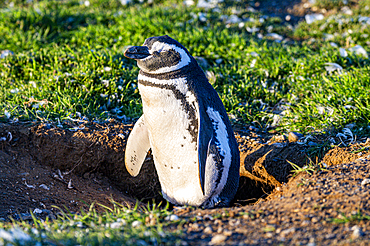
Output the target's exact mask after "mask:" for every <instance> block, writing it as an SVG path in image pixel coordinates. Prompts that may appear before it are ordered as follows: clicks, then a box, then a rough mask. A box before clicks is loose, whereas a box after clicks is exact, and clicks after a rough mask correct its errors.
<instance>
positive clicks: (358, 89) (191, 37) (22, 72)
mask: <svg viewBox="0 0 370 246" xmlns="http://www.w3.org/2000/svg"><path fill="white" fill-rule="evenodd" d="M10 2H11V1H2V2H1V3H0V51H2V50H10V51H11V52H12V53H13V55H9V56H6V57H4V58H1V59H0V122H15V121H35V122H45V121H47V122H52V123H55V124H58V125H59V122H60V123H61V124H62V125H63V122H65V121H68V120H69V119H70V118H80V117H81V118H87V119H89V120H96V121H104V120H106V119H108V118H117V119H127V118H128V119H129V120H130V118H137V117H139V116H140V115H141V113H142V108H141V100H140V95H139V93H138V89H137V74H138V71H139V70H138V68H137V66H136V64H135V63H134V62H133V61H131V60H128V59H126V58H124V57H123V55H122V54H123V51H124V50H125V48H126V47H127V46H128V45H140V44H142V43H143V42H144V40H145V39H146V38H148V37H151V36H158V35H164V34H168V35H170V36H172V37H173V38H175V39H177V40H178V41H179V42H181V43H182V44H183V45H184V46H185V47H187V48H188V49H189V51H190V52H191V53H192V55H193V56H200V57H203V58H205V59H206V60H207V61H208V63H209V64H210V66H209V67H207V68H204V69H205V70H207V71H209V72H211V73H212V74H213V75H214V76H213V78H212V80H211V82H212V85H213V86H214V87H215V89H216V90H217V92H218V93H219V95H220V97H221V99H222V101H223V103H224V104H225V107H226V110H227V111H228V113H229V115H230V117H231V119H232V121H233V123H238V124H241V125H248V124H253V125H255V126H257V127H259V128H262V129H269V127H272V128H275V129H276V130H277V131H278V132H280V133H284V132H287V131H291V130H294V131H299V132H301V133H308V132H312V131H321V132H322V131H331V132H335V131H339V130H338V129H341V128H342V127H343V126H345V125H346V124H349V123H355V127H354V128H353V129H352V132H353V133H354V134H356V135H358V136H361V135H368V134H370V128H369V125H370V124H369V123H370V97H369V95H370V79H369V78H370V76H369V74H370V73H369V72H370V71H369V70H370V61H369V59H368V58H366V57H365V56H362V55H358V54H355V53H354V52H351V51H350V50H349V48H351V47H354V46H355V45H361V46H362V47H364V48H365V50H366V51H367V52H369V51H370V50H369V48H368V47H370V43H369V41H368V40H369V35H370V33H369V32H370V31H369V30H370V29H369V28H368V25H366V24H364V21H366V20H364V19H363V18H361V16H362V17H364V16H369V14H370V10H369V9H370V8H369V6H370V1H368V0H366V1H360V3H359V4H360V7H359V8H355V9H354V10H353V13H354V14H353V15H352V16H347V15H344V14H341V13H340V12H338V14H336V15H333V16H328V17H326V18H325V19H324V20H321V21H317V22H314V23H312V24H310V25H308V24H307V23H305V22H302V23H300V24H298V25H297V26H296V27H294V28H292V27H291V26H290V25H288V24H287V23H284V22H283V21H282V20H281V19H280V18H276V17H274V18H271V17H264V16H263V15H262V14H261V13H256V12H249V11H248V10H247V8H246V6H247V3H248V1H225V2H224V3H223V4H221V5H220V6H221V8H220V9H219V11H214V10H212V9H209V10H205V9H199V8H197V7H196V6H190V7H184V6H183V4H182V2H183V1H174V0H173V1H164V3H161V2H162V1H155V2H154V3H153V4H148V3H138V1H133V2H132V3H131V4H129V5H127V6H123V5H122V4H121V3H120V1H118V0H117V1H116V0H109V1H103V0H90V1H89V3H90V5H88V6H86V5H85V4H84V1H79V0H64V1H46V0H39V1H36V0H34V1H23V0H17V1H12V2H13V4H14V6H13V7H9V3H10ZM332 3H334V5H333V6H332V7H333V8H338V9H339V8H340V7H341V6H342V5H341V4H342V3H339V1H329V2H328V1H318V4H323V6H324V7H326V8H328V7H330V6H329V5H328V4H332ZM337 3H338V4H339V5H340V6H339V5H338V4H337ZM351 4H352V2H351ZM320 7H321V6H320ZM232 14H236V15H237V16H238V17H239V18H241V19H244V20H243V22H244V24H240V22H241V19H240V20H239V21H237V22H236V23H229V22H227V20H225V18H224V17H225V16H230V15H232ZM360 15H361V16H360ZM200 17H205V20H204V18H200ZM261 18H263V19H261ZM247 20H248V21H247ZM243 25H244V26H243ZM247 27H248V28H247ZM253 28H254V30H256V32H255V33H251V32H250V30H251V29H253ZM256 28H258V29H256ZM268 33H277V34H279V35H281V36H282V37H283V39H282V40H278V41H274V40H273V38H271V37H268ZM340 47H342V48H345V49H347V53H348V55H347V56H346V57H342V56H341V55H340V52H339V48H340ZM328 63H336V64H338V65H340V66H341V67H342V68H343V69H341V70H334V71H328V69H327V68H326V67H327V66H328ZM332 129H336V130H332ZM319 147H320V148H321V149H322V148H324V147H325V148H326V145H325V146H324V145H323V146H319ZM312 151H316V152H317V151H320V150H319V149H318V148H316V149H314V150H312ZM317 155H318V154H317ZM315 170H316V169H315V167H314V166H312V165H308V166H307V168H303V169H296V171H295V172H296V173H298V172H308V173H312V172H314V171H315ZM155 211H156V212H155V213H156V214H157V215H156V216H158V218H159V219H158V222H159V225H158V227H156V226H154V227H149V231H150V232H152V234H151V235H149V234H145V231H147V228H146V227H145V226H140V227H138V228H131V227H130V226H128V225H131V224H132V222H133V221H135V220H138V221H142V222H143V223H144V222H145V221H144V220H145V216H148V212H141V211H138V210H128V209H124V208H119V207H116V208H115V210H114V211H109V210H107V212H106V213H103V214H98V213H96V212H95V211H94V210H90V211H89V212H87V213H84V212H83V213H81V214H80V215H72V214H65V215H64V216H63V217H61V218H59V219H57V220H55V221H44V222H43V221H41V220H35V221H34V223H31V224H28V223H26V222H14V224H12V223H10V224H9V223H1V224H0V227H5V228H6V231H9V230H11V228H12V227H13V226H18V227H20V228H22V230H23V231H25V232H26V233H27V234H28V235H31V237H32V240H33V241H30V242H36V241H38V242H42V243H44V244H48V242H49V241H48V240H50V242H63V244H66V245H76V244H81V245H86V244H88V243H90V242H91V244H96V245H98V244H99V245H100V244H103V243H106V244H113V243H116V242H121V243H122V242H127V243H132V244H137V243H140V242H139V240H144V241H145V242H147V243H149V244H155V242H158V243H164V244H165V243H167V242H168V241H167V238H171V235H168V234H166V233H164V234H162V233H158V232H161V231H162V228H163V226H165V225H166V223H167V222H166V221H165V220H163V217H164V216H167V215H168V214H169V213H170V212H169V211H167V210H160V211H159V210H155ZM153 213H154V212H153ZM119 218H121V219H122V220H125V221H126V222H127V226H123V227H122V228H118V229H112V228H110V227H109V226H107V227H106V225H109V224H110V223H113V222H115V221H117V219H119ZM32 228H33V229H32ZM81 233H84V234H83V236H82V235H81ZM107 235H109V236H107ZM162 235H165V236H164V237H162ZM86 240H90V241H86ZM19 244H21V243H19ZM30 244H34V243H30Z"/></svg>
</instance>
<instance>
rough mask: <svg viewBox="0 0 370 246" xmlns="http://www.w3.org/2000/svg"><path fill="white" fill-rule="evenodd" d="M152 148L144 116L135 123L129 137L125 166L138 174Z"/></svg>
mask: <svg viewBox="0 0 370 246" xmlns="http://www.w3.org/2000/svg"><path fill="white" fill-rule="evenodd" d="M149 149H150V142H149V134H148V129H147V127H146V126H145V123H144V116H143V115H142V116H141V117H140V119H139V120H138V121H137V122H136V123H135V125H134V128H133V129H132V131H131V133H130V136H129V137H128V140H127V144H126V151H125V166H126V169H127V171H128V172H129V173H130V174H131V176H134V177H135V176H137V175H138V174H139V172H140V169H141V166H142V165H143V163H144V160H145V157H146V154H147V153H148V151H149Z"/></svg>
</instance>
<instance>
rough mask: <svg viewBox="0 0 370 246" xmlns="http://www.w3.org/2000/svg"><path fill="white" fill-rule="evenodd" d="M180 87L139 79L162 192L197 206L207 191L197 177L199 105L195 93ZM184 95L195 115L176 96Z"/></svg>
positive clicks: (167, 197) (168, 196)
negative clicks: (152, 84) (190, 113)
mask: <svg viewBox="0 0 370 246" xmlns="http://www.w3.org/2000/svg"><path fill="white" fill-rule="evenodd" d="M139 79H140V78H139ZM182 89H183V90H182V91H179V90H173V89H166V88H163V87H162V88H159V87H155V86H151V85H143V84H140V83H139V90H140V94H141V98H142V102H143V111H144V120H145V125H146V127H147V128H148V132H149V139H150V145H151V148H152V151H153V156H154V163H155V167H156V170H157V173H158V176H159V180H160V183H161V186H162V193H163V196H164V198H166V199H167V200H168V201H170V202H171V203H175V204H189V205H194V206H200V205H201V204H202V203H203V202H204V201H205V200H207V198H208V197H209V196H210V194H208V195H207V192H206V195H203V193H202V189H201V185H200V179H199V163H198V143H197V142H198V140H197V137H198V125H199V109H198V104H197V102H196V100H195V97H194V95H193V94H192V93H191V92H190V91H187V90H184V88H182ZM185 89H186V88H185ZM176 93H181V95H179V94H177V95H176ZM183 93H184V94H183ZM183 95H186V97H185V98H186V99H185V100H186V102H187V103H188V106H189V105H191V107H192V109H193V113H194V112H195V115H192V116H190V115H189V112H186V110H185V109H184V105H183V104H184V99H182V100H181V99H180V98H179V96H180V97H181V96H183ZM194 119H196V121H197V124H194ZM195 135H196V137H194V136H195Z"/></svg>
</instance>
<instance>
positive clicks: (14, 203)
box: [0, 120, 370, 244]
mask: <svg viewBox="0 0 370 246" xmlns="http://www.w3.org/2000/svg"><path fill="white" fill-rule="evenodd" d="M65 124H67V123H66V122H65ZM70 124H71V125H70V126H68V125H64V129H62V128H60V127H57V126H54V125H52V124H40V125H32V124H0V190H1V193H0V200H1V201H2V202H1V203H0V220H9V218H10V217H12V218H15V219H19V218H22V219H30V218H31V214H30V212H31V211H32V212H34V213H35V214H36V216H39V217H46V216H48V217H50V218H54V217H55V216H56V215H57V213H58V212H59V209H58V208H56V207H54V206H57V207H59V208H62V209H67V210H69V211H71V212H78V211H80V210H81V209H88V208H89V206H90V204H91V203H92V202H96V203H99V204H103V205H105V206H112V203H111V200H114V201H116V202H119V203H122V204H126V205H127V206H133V205H134V204H135V203H136V199H139V200H141V201H147V200H152V199H156V200H161V199H162V198H161V196H160V184H159V182H158V177H157V174H156V171H155V168H154V165H153V159H152V157H151V156H150V155H148V157H147V158H146V161H145V164H144V165H143V168H142V170H141V172H140V174H139V175H138V176H137V177H131V176H130V175H129V173H128V172H127V171H126V169H125V166H124V151H125V142H126V139H127V137H128V134H129V132H130V131H131V129H132V126H133V125H132V124H122V123H119V122H117V121H114V120H112V121H110V122H107V123H104V124H98V123H93V122H80V123H78V124H77V123H73V122H72V123H70ZM252 129H253V128H252ZM236 138H237V141H238V143H239V150H240V154H241V168H240V174H241V178H240V187H239V190H238V193H237V195H236V198H235V201H234V204H233V206H232V207H231V208H224V209H210V210H193V211H191V209H188V210H186V211H180V212H178V213H179V215H182V216H185V217H189V216H193V215H196V216H198V218H200V219H199V220H198V221H197V222H195V223H191V222H189V223H186V224H185V225H184V228H183V229H185V231H186V232H187V233H186V235H187V236H186V239H185V238H184V240H187V242H188V243H189V244H193V243H194V244H208V243H210V242H212V243H213V244H214V241H216V239H217V237H218V239H220V237H221V239H223V240H222V241H221V244H224V243H227V244H235V243H236V242H244V243H246V244H268V243H273V244H275V243H276V244H278V243H284V242H285V243H288V244H291V243H296V242H307V243H308V242H312V241H313V240H319V241H320V242H321V241H322V242H324V241H325V243H327V241H330V240H331V239H336V240H347V239H348V240H349V241H348V242H352V241H353V240H355V241H356V242H358V241H359V240H360V241H361V240H365V241H366V240H369V237H370V232H368V231H367V226H369V223H368V222H369V219H370V217H369V216H370V206H369V203H368V197H369V190H370V189H369V188H370V185H367V184H365V181H364V180H366V179H368V178H370V176H369V161H368V159H369V154H370V151H369V146H370V139H367V141H366V139H362V140H361V141H362V143H361V142H359V143H356V144H352V145H350V147H345V148H339V147H337V148H334V149H331V150H330V151H328V153H327V154H326V155H325V156H324V157H323V159H322V163H325V165H326V166H327V170H311V172H314V174H313V175H308V174H306V175H298V176H297V177H294V178H291V176H292V172H291V171H292V165H291V163H294V164H296V165H297V166H299V167H303V166H304V165H307V164H308V163H309V160H307V157H306V153H307V149H308V148H309V146H308V145H307V144H303V143H302V142H289V141H288V140H287V139H286V137H284V136H269V135H267V134H263V133H262V132H259V131H258V130H245V129H240V130H237V132H236ZM325 139H326V138H325V136H324V137H321V138H320V137H317V138H315V139H314V140H315V141H317V142H318V143H319V142H320V141H326V140H325ZM311 145H312V142H311ZM360 157H363V159H361V161H356V162H352V161H354V160H358V159H359V158H360ZM343 163H347V164H345V165H343ZM348 163H349V164H348ZM309 170H310V169H309ZM369 183H370V180H369ZM271 192H272V194H271V195H269V196H268V194H269V193H271ZM251 203H253V204H252V205H251ZM97 209H99V206H97ZM222 214H224V215H225V216H222ZM230 215H231V216H230ZM220 216H221V217H220ZM366 216H368V217H366ZM205 218H208V219H205ZM214 218H217V219H214ZM346 220H349V222H347V221H346ZM338 221H339V222H338ZM343 221H345V222H346V223H342V222H343ZM353 224H356V226H357V227H353V226H352V225H353ZM220 228H221V229H220ZM205 231H206V232H205ZM297 232H298V233H297ZM351 233H352V234H351ZM355 233H357V234H358V235H359V236H358V235H357V234H356V235H355ZM338 235H339V236H338ZM357 236H358V237H357ZM214 238H216V239H214ZM218 239H217V240H218ZM189 240H190V241H189ZM351 240H352V241H351ZM330 242H335V240H334V241H330ZM346 242H347V241H346ZM366 242H370V241H366Z"/></svg>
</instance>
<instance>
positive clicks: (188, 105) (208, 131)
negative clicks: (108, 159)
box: [124, 35, 240, 208]
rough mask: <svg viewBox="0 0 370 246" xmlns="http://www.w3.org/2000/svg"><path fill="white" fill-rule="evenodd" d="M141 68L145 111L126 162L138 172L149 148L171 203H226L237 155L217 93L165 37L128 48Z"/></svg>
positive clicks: (235, 186) (180, 47)
mask: <svg viewBox="0 0 370 246" xmlns="http://www.w3.org/2000/svg"><path fill="white" fill-rule="evenodd" d="M124 56H125V57H127V58H130V59H134V60H136V61H137V65H138V67H139V68H140V71H139V75H138V89H139V93H140V96H141V101H142V106H143V114H142V116H141V117H140V118H139V120H138V121H137V122H136V123H135V125H134V127H133V129H132V131H131V133H130V135H129V137H128V140H127V144H126V150H125V166H126V169H127V170H128V172H129V173H130V174H131V175H132V176H137V175H138V173H139V172H140V169H141V166H142V164H143V162H144V160H145V158H146V155H147V153H148V151H149V149H151V151H152V154H153V159H154V165H155V168H156V171H157V174H158V177H159V182H160V184H161V189H162V195H163V197H164V198H165V199H166V200H167V201H169V202H170V203H173V204H174V205H190V206H196V207H202V208H215V207H225V206H229V205H230V202H231V200H232V199H233V198H234V196H235V193H236V191H237V189H238V185H239V165H240V156H239V150H238V145H237V142H236V140H235V136H234V132H233V130H232V127H231V123H230V121H229V118H228V116H227V113H226V110H225V108H224V105H223V104H222V101H221V99H220V98H219V96H218V94H217V92H216V91H215V89H214V88H213V87H212V85H211V84H210V83H209V82H208V79H207V77H206V76H205V74H204V72H203V70H202V69H201V68H200V66H199V65H198V63H197V61H196V60H195V59H194V57H192V56H191V55H190V53H189V51H188V50H187V49H186V48H185V47H184V46H183V45H181V44H180V43H179V42H177V41H176V40H174V39H172V38H171V37H169V36H168V35H165V36H158V37H151V38H148V39H146V40H145V42H144V44H143V46H132V47H129V48H128V49H127V50H126V51H125V52H124Z"/></svg>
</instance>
